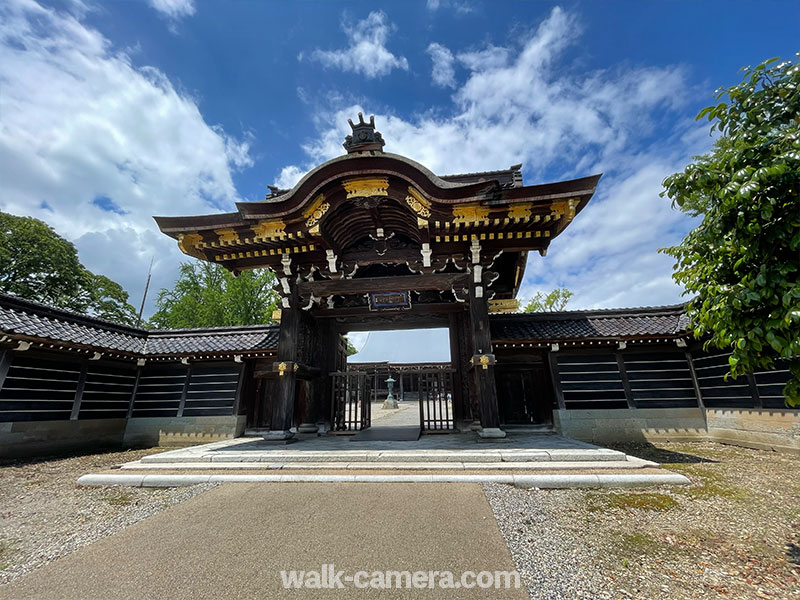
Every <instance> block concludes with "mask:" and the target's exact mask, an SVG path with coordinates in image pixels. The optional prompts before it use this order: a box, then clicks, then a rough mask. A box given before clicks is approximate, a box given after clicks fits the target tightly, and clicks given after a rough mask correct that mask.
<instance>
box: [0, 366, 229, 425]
mask: <svg viewBox="0 0 800 600" xmlns="http://www.w3.org/2000/svg"><path fill="white" fill-rule="evenodd" d="M241 367H242V365H241V364H236V363H233V362H214V363H195V364H191V365H183V364H180V363H165V364H160V363H150V364H146V365H145V366H144V367H138V368H137V366H136V365H135V364H134V363H133V362H122V361H118V362H110V361H92V360H88V359H82V360H81V359H79V358H77V357H73V356H68V355H60V354H55V353H49V354H42V353H34V352H31V353H28V352H11V351H6V352H5V353H0V422H9V421H58V420H75V419H116V418H122V419H124V418H126V417H128V416H131V417H182V416H186V417H190V416H191V417H195V416H223V415H232V414H233V411H234V409H235V405H236V397H237V390H238V386H239V379H240V376H241V372H242V369H241Z"/></svg>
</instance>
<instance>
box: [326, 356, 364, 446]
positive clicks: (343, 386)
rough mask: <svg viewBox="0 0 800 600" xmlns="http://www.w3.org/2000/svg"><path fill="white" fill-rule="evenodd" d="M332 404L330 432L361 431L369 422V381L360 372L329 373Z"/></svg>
mask: <svg viewBox="0 0 800 600" xmlns="http://www.w3.org/2000/svg"><path fill="white" fill-rule="evenodd" d="M331 378H332V385H331V392H332V394H333V402H331V430H332V431H353V432H355V431H361V430H362V429H366V428H367V427H369V426H370V422H371V403H370V395H371V387H372V386H371V381H370V379H371V378H370V377H369V375H368V374H367V373H364V372H362V371H337V372H335V373H331Z"/></svg>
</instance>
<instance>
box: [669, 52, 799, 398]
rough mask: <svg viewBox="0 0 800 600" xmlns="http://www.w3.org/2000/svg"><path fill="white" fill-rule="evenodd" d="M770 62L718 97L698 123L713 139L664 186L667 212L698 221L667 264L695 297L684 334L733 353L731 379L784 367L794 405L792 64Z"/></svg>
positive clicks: (795, 102)
mask: <svg viewBox="0 0 800 600" xmlns="http://www.w3.org/2000/svg"><path fill="white" fill-rule="evenodd" d="M776 60H777V59H771V60H768V61H766V62H765V63H763V64H760V65H758V66H757V67H755V68H749V67H748V68H746V69H744V72H745V73H744V78H743V80H742V82H741V83H739V84H738V85H735V86H733V87H731V88H728V89H722V90H718V92H717V95H716V99H717V100H718V101H719V103H718V104H716V105H715V106H710V107H708V108H705V109H703V110H702V111H701V112H700V114H699V115H698V119H700V118H702V117H707V118H708V119H709V120H710V121H714V124H713V125H712V131H715V130H716V131H718V132H720V134H721V136H722V137H721V138H720V139H719V140H718V141H717V142H716V143H715V144H714V148H713V150H712V151H711V152H710V153H708V154H706V155H703V156H698V157H695V162H694V163H692V164H690V165H689V166H687V167H686V169H684V171H683V172H681V173H676V174H674V175H672V176H670V177H668V178H667V179H666V180H665V181H664V187H665V190H664V192H662V196H663V195H666V196H668V197H669V198H671V199H672V205H673V207H676V208H678V209H679V210H681V211H683V212H686V213H688V214H690V215H693V216H701V215H702V217H703V221H702V223H701V224H700V225H699V226H698V227H697V228H695V229H694V230H693V231H691V232H690V233H689V235H688V236H687V237H686V238H685V239H684V240H683V241H682V242H681V244H680V245H678V246H674V247H672V248H665V249H663V250H662V252H666V253H667V254H669V255H671V256H673V257H674V258H675V259H676V260H677V262H676V264H675V273H674V275H673V277H674V279H675V280H676V281H677V282H678V283H679V284H682V285H683V286H684V287H685V289H686V292H687V293H689V294H694V295H696V297H695V298H694V299H693V300H692V301H691V303H690V304H689V306H688V313H689V317H690V318H691V323H692V324H691V327H692V329H693V331H694V333H695V335H696V336H698V337H703V338H707V342H706V346H707V347H716V348H720V349H723V350H729V351H731V352H732V354H731V357H730V373H731V375H733V376H734V377H736V376H738V375H743V374H746V373H751V372H753V371H756V370H761V369H771V368H773V367H774V366H775V361H776V360H778V359H783V360H784V361H786V363H788V366H789V369H790V371H791V373H792V375H793V378H792V379H791V380H790V381H789V383H788V384H787V386H786V388H785V389H784V394H785V395H786V397H787V401H788V402H789V403H790V404H793V405H797V404H800V286H799V285H798V274H800V200H799V199H798V198H800V87H799V86H800V66H798V65H797V64H793V63H792V62H782V63H780V64H775V63H776Z"/></svg>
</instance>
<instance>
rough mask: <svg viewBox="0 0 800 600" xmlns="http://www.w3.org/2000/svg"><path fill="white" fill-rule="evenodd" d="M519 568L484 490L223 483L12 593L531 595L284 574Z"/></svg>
mask: <svg viewBox="0 0 800 600" xmlns="http://www.w3.org/2000/svg"><path fill="white" fill-rule="evenodd" d="M331 563H332V564H334V565H335V569H336V570H337V571H338V570H340V569H341V570H344V571H345V574H346V575H347V574H350V575H352V574H353V573H355V572H357V571H361V570H364V571H368V572H373V571H384V570H399V571H403V570H409V571H412V572H413V571H443V570H446V571H452V572H453V573H454V574H455V576H456V578H459V577H460V576H461V574H462V573H463V572H465V571H475V572H478V571H495V570H502V571H506V570H508V571H511V570H513V569H514V564H513V562H512V559H511V556H510V553H509V551H508V548H507V547H506V544H505V542H504V540H503V538H502V536H501V534H500V532H499V530H498V528H497V524H496V521H495V519H494V516H493V514H492V511H491V508H490V507H489V504H488V502H487V500H486V497H485V496H484V493H483V490H482V488H481V486H479V485H475V484H446V485H441V484H418V485H413V486H412V485H402V484H361V485H353V484H282V485H281V484H279V485H273V484H225V485H222V486H220V487H219V488H216V489H214V490H211V491H210V492H207V493H205V494H202V495H200V496H198V497H196V498H194V499H192V500H189V501H187V502H185V503H182V504H178V505H176V506H173V507H171V508H169V509H167V510H166V511H164V512H162V513H160V514H157V515H155V516H153V517H150V518H149V519H146V520H144V521H142V522H139V523H137V524H135V525H133V526H131V527H129V528H128V529H125V530H123V531H121V532H120V533H117V534H115V535H112V536H110V537H107V538H104V539H102V540H99V541H97V542H95V543H94V544H91V545H89V546H87V547H85V548H82V549H81V550H79V551H77V552H75V553H74V554H71V555H69V556H66V557H64V558H61V559H59V560H56V561H55V562H53V563H50V564H49V565H47V566H45V567H42V568H41V569H39V570H37V571H34V572H33V573H31V574H29V575H28V576H26V577H23V578H22V579H20V580H18V581H16V582H14V583H11V584H9V585H7V586H2V587H0V598H3V599H5V598H8V599H11V598H13V599H14V600H28V599H31V600H32V599H42V598H47V600H61V599H64V600H78V599H80V600H95V599H97V600H101V599H102V600H116V599H125V600H139V599H142V600H144V599H148V600H150V599H153V598H170V599H171V600H183V599H186V600H189V599H192V600H202V599H206V598H208V599H212V598H214V599H216V598H220V599H227V598H242V599H245V598H246V599H256V598H258V599H260V598H269V599H272V598H278V599H280V598H298V597H302V598H339V599H342V598H359V597H369V598H378V597H384V596H387V597H393V598H448V599H450V598H490V597H491V598H527V594H526V592H525V590H524V588H520V589H511V590H494V589H492V590H485V589H478V588H473V589H463V588H462V589H457V590H453V589H436V588H434V589H413V588H412V589H399V590H397V589H394V590H376V589H366V590H361V589H355V588H354V587H352V586H348V587H346V588H345V589H333V590H332V589H323V590H314V589H303V590H286V589H284V588H283V586H282V583H281V575H280V571H281V570H287V569H298V570H319V569H320V567H321V565H323V564H331Z"/></svg>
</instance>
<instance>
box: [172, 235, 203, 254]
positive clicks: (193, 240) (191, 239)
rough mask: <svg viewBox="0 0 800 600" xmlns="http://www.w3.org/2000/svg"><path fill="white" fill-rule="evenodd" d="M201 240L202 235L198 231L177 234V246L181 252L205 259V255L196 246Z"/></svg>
mask: <svg viewBox="0 0 800 600" xmlns="http://www.w3.org/2000/svg"><path fill="white" fill-rule="evenodd" d="M202 242H203V236H202V235H200V234H199V233H181V234H179V235H178V248H180V249H181V252H183V253H184V254H186V255H188V256H194V257H195V258H202V259H203V260H205V258H206V255H205V254H204V253H203V252H202V251H201V250H200V248H199V247H198V246H199V245H200V244H201V243H202Z"/></svg>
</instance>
